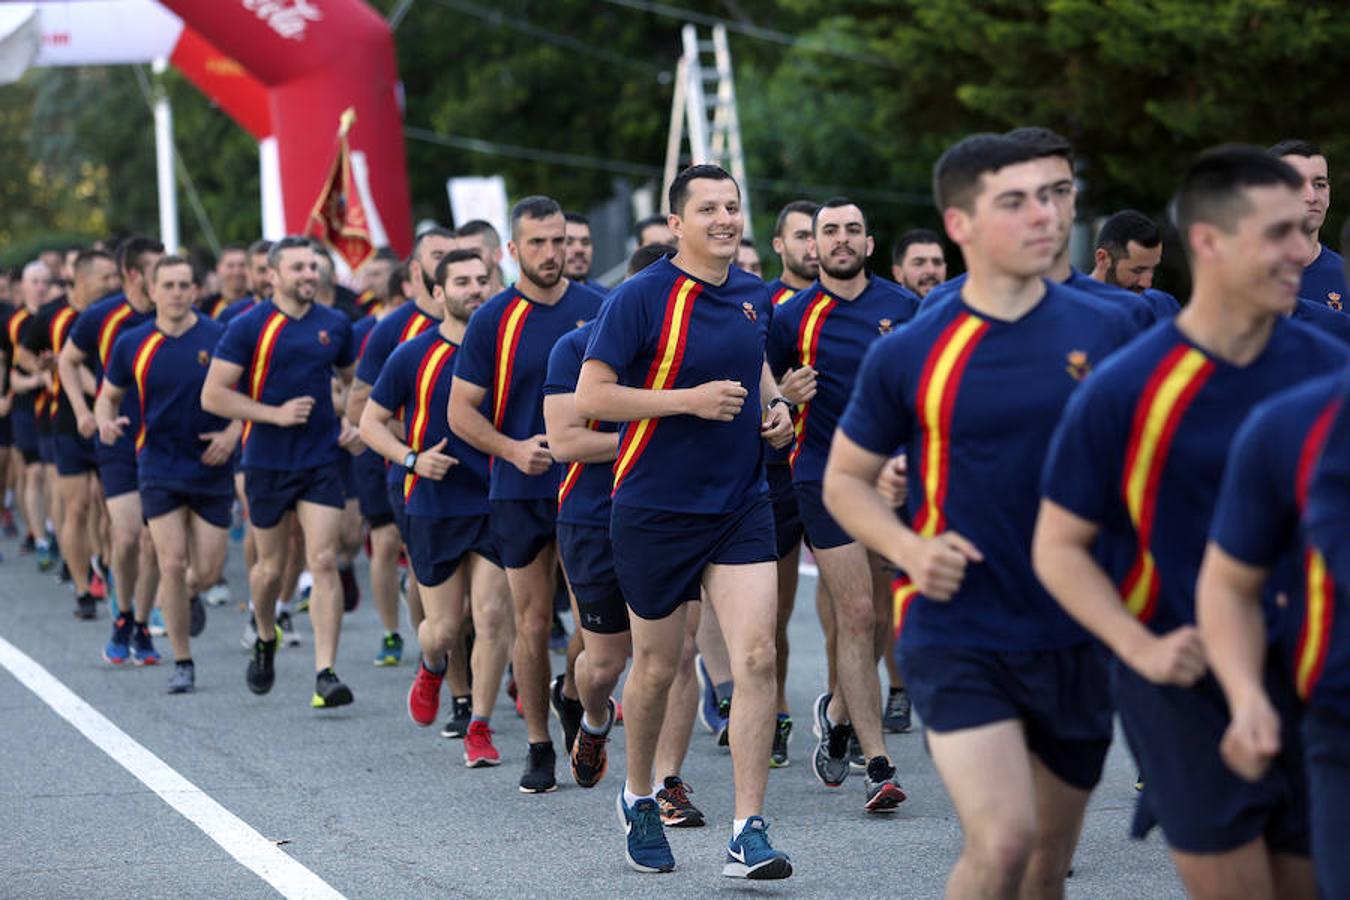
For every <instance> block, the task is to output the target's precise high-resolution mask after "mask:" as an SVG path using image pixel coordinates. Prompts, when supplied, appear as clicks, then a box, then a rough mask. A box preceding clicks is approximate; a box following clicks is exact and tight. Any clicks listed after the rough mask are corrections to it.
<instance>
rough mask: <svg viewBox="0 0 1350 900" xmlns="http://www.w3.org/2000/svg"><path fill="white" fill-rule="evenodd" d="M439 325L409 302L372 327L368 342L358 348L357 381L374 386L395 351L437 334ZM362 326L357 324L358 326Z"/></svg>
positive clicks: (437, 320)
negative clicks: (430, 333)
mask: <svg viewBox="0 0 1350 900" xmlns="http://www.w3.org/2000/svg"><path fill="white" fill-rule="evenodd" d="M440 321H441V320H440V319H439V318H436V317H434V316H429V315H427V314H426V313H424V312H422V310H421V309H419V308H418V306H417V304H416V303H413V302H412V301H408V302H407V303H404V304H403V305H402V306H399V307H397V308H396V309H394V311H393V312H391V313H389V315H387V316H385V317H384V318H383V319H380V320H379V321H377V322H374V324H372V325H370V326H369V328H370V333H369V337H367V338H366V339H365V343H364V345H362V344H359V343H358V344H357V351H358V352H357V355H358V356H359V357H360V361H359V362H357V364H356V378H357V380H358V381H363V382H365V383H366V384H369V385H374V384H375V379H377V378H379V377H380V370H381V369H382V368H383V367H384V362H385V360H387V359H388V358H389V354H391V353H393V352H394V348H396V347H398V345H399V344H402V343H403V342H404V341H407V340H411V339H412V338H415V337H417V336H418V335H419V334H422V333H423V332H425V331H428V330H434V329H435V328H436V326H437V325H439V324H440ZM360 324H361V323H360V322H357V325H360Z"/></svg>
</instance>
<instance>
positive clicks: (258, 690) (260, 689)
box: [244, 638, 277, 694]
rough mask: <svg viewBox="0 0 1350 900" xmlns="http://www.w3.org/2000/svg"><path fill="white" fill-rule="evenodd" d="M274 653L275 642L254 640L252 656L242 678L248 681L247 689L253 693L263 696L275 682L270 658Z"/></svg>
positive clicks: (274, 673)
mask: <svg viewBox="0 0 1350 900" xmlns="http://www.w3.org/2000/svg"><path fill="white" fill-rule="evenodd" d="M276 652H277V642H276V641H275V640H271V641H264V640H261V639H259V638H254V640H253V655H252V657H250V658H249V661H248V674H246V675H245V676H244V678H245V680H247V681H248V689H249V690H250V691H252V692H253V693H255V694H265V693H267V692H268V691H270V690H271V689H272V683H273V682H274V681H276V680H277V673H276V670H275V669H273V668H272V658H273V657H274V656H276Z"/></svg>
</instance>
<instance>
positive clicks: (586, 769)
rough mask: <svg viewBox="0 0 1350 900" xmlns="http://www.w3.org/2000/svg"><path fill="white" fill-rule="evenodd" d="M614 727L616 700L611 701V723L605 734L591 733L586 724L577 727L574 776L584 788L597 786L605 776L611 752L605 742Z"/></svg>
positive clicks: (573, 752)
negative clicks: (607, 751)
mask: <svg viewBox="0 0 1350 900" xmlns="http://www.w3.org/2000/svg"><path fill="white" fill-rule="evenodd" d="M613 727H614V701H613V700H610V701H609V723H608V724H606V725H605V731H604V734H591V732H589V731H587V730H586V728H585V727H584V726H580V727H578V728H577V736H576V741H575V742H574V743H573V744H572V753H571V756H572V778H573V779H575V780H576V783H577V784H579V785H580V786H582V787H584V788H589V787H595V786H596V785H597V784H599V783H600V779H601V778H604V777H605V770H606V769H608V768H609V754H607V753H606V752H605V744H607V743H609V731H610V729H611V728H613Z"/></svg>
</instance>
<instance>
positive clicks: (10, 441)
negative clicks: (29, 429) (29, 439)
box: [0, 413, 14, 447]
mask: <svg viewBox="0 0 1350 900" xmlns="http://www.w3.org/2000/svg"><path fill="white" fill-rule="evenodd" d="M13 446H14V425H13V424H12V423H11V422H10V420H9V414H8V413H6V414H5V415H3V416H0V447H13Z"/></svg>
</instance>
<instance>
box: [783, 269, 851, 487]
mask: <svg viewBox="0 0 1350 900" xmlns="http://www.w3.org/2000/svg"><path fill="white" fill-rule="evenodd" d="M838 305H839V304H838V302H837V301H836V300H835V299H834V298H833V297H831V296H830V295H829V294H827V293H825V292H824V291H817V292H816V295H815V296H814V297H812V298H811V302H810V303H809V304H807V306H806V312H805V314H803V315H802V322H801V325H799V326H798V327H797V359H798V360H799V364H800V365H803V366H811V367H812V368H815V365H816V357H817V355H818V351H819V350H820V334H821V332H823V331H824V330H825V320H826V319H828V318H829V317H830V313H831V312H833V311H834V308H835V307H836V306H838ZM810 414H811V403H810V401H807V402H806V403H803V404H802V408H801V409H800V410H798V411H797V416H796V418H795V419H793V421H792V431H793V443H792V453H790V454H789V455H788V464H789V465H796V463H797V457H799V456H801V455H802V444H803V443H804V442H805V437H806V418H807V416H809V415H810Z"/></svg>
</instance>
